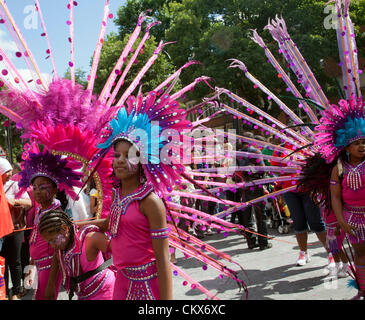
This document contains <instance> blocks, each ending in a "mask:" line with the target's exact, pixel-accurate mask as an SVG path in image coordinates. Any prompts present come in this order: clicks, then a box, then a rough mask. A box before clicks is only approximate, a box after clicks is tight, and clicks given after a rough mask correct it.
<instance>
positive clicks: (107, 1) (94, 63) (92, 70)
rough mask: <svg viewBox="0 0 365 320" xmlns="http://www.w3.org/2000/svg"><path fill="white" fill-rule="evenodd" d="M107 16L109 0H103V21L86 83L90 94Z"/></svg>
mask: <svg viewBox="0 0 365 320" xmlns="http://www.w3.org/2000/svg"><path fill="white" fill-rule="evenodd" d="M108 17H109V0H105V5H104V15H103V21H102V23H101V28H100V33H99V38H98V43H97V44H96V48H95V51H94V57H93V60H92V65H91V70H90V76H89V77H90V78H89V82H88V84H87V90H88V91H89V92H90V95H91V94H92V91H93V89H94V84H95V77H96V71H97V69H98V65H99V61H100V54H101V49H102V48H103V43H104V38H105V33H106V27H107V24H108Z"/></svg>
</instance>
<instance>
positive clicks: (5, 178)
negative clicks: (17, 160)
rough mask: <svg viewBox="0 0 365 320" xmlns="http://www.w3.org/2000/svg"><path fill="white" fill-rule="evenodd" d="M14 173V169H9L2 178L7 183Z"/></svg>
mask: <svg viewBox="0 0 365 320" xmlns="http://www.w3.org/2000/svg"><path fill="white" fill-rule="evenodd" d="M12 175H13V171H12V170H9V171H7V172H5V173H4V174H3V175H2V176H1V179H2V181H3V184H5V183H6V182H8V181H9V180H10V178H11V176H12Z"/></svg>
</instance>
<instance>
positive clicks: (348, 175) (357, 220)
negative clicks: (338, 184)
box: [342, 161, 365, 243]
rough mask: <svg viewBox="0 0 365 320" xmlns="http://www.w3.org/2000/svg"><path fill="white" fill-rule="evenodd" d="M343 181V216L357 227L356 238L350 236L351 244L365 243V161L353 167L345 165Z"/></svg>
mask: <svg viewBox="0 0 365 320" xmlns="http://www.w3.org/2000/svg"><path fill="white" fill-rule="evenodd" d="M343 168H344V176H343V179H342V201H343V216H344V219H345V221H347V223H348V224H350V225H352V226H355V227H356V228H357V230H356V231H355V233H356V237H354V236H351V235H348V237H349V240H350V242H351V243H364V242H365V172H364V169H365V161H363V162H362V163H360V164H359V165H357V166H356V167H354V166H352V165H351V164H349V163H343Z"/></svg>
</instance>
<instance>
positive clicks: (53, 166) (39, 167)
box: [18, 150, 82, 199]
mask: <svg viewBox="0 0 365 320" xmlns="http://www.w3.org/2000/svg"><path fill="white" fill-rule="evenodd" d="M80 168H81V164H79V163H78V162H76V161H74V160H73V159H71V158H62V156H60V155H53V154H52V153H50V152H49V151H48V150H46V151H44V152H39V153H31V152H28V153H27V159H26V160H25V161H24V167H23V169H22V171H21V172H19V173H18V177H20V179H19V189H20V191H19V194H21V193H23V192H25V191H26V189H27V188H28V187H29V186H30V185H31V183H32V182H33V180H34V179H35V178H37V177H46V178H48V179H50V180H52V181H53V182H54V183H55V184H56V185H57V188H58V189H59V190H61V191H62V190H64V191H65V192H66V194H67V195H69V196H70V197H71V198H72V199H77V194H76V193H75V192H74V191H73V187H81V186H82V182H81V178H82V173H79V172H77V171H76V170H77V169H80Z"/></svg>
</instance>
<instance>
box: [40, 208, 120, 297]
mask: <svg viewBox="0 0 365 320" xmlns="http://www.w3.org/2000/svg"><path fill="white" fill-rule="evenodd" d="M39 232H40V234H41V236H42V238H43V239H44V240H45V241H46V242H47V243H48V244H49V245H50V246H51V247H52V248H54V249H55V255H54V257H53V262H52V268H51V274H50V277H49V282H48V287H47V290H46V292H47V293H46V298H47V299H55V298H56V296H55V295H54V292H55V287H56V286H57V280H55V279H56V277H57V272H58V271H59V269H61V271H62V275H63V285H64V287H65V288H66V290H67V292H68V293H69V298H70V299H72V297H73V295H74V292H75V293H76V294H77V296H78V298H79V300H111V299H112V296H113V289H114V281H115V276H114V272H113V271H112V270H110V269H109V268H108V266H109V265H110V264H111V261H110V260H109V261H105V259H104V256H103V252H104V253H107V252H108V250H109V247H110V240H109V238H108V237H107V235H106V234H105V233H102V232H100V230H99V228H97V227H95V226H86V227H83V228H81V229H80V230H77V229H76V226H75V225H74V224H73V223H72V221H71V219H70V218H69V217H68V215H67V214H66V213H65V212H63V211H62V210H52V211H50V212H49V213H48V214H47V215H45V216H43V217H42V219H41V221H40V223H39Z"/></svg>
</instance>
